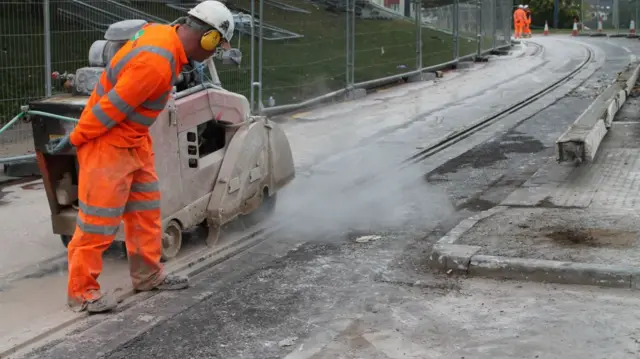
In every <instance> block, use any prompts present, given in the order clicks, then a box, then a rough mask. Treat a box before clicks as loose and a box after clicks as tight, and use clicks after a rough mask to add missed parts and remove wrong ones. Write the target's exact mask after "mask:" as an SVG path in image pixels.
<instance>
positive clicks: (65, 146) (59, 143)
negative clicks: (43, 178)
mask: <svg viewBox="0 0 640 359" xmlns="http://www.w3.org/2000/svg"><path fill="white" fill-rule="evenodd" d="M69 137H70V135H66V136H64V137H59V138H54V139H52V140H50V141H49V143H47V145H46V148H47V151H48V152H49V153H51V154H56V153H59V152H66V151H68V150H70V149H71V148H73V144H72V143H71V141H70V140H69Z"/></svg>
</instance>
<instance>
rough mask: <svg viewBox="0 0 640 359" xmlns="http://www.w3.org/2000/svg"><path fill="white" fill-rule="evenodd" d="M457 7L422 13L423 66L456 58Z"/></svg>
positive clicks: (447, 6)
mask: <svg viewBox="0 0 640 359" xmlns="http://www.w3.org/2000/svg"><path fill="white" fill-rule="evenodd" d="M454 15H455V5H454V4H447V5H441V6H436V7H429V8H425V9H423V11H422V18H421V20H422V24H423V25H422V37H421V40H422V66H423V67H429V66H433V65H437V64H441V63H445V62H449V61H452V60H453V59H454V58H455V56H456V55H455V41H454V36H453V34H454V31H455V20H456V19H455V16H454Z"/></svg>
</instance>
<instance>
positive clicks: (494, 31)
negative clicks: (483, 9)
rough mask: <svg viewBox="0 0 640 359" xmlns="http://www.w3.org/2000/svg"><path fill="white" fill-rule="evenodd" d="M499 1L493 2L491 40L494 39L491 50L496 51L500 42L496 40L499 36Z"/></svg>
mask: <svg viewBox="0 0 640 359" xmlns="http://www.w3.org/2000/svg"><path fill="white" fill-rule="evenodd" d="M498 1H499V0H491V2H492V4H491V20H492V24H491V38H492V39H493V41H492V43H491V48H492V49H494V50H495V49H496V47H497V42H498V39H496V36H497V34H498Z"/></svg>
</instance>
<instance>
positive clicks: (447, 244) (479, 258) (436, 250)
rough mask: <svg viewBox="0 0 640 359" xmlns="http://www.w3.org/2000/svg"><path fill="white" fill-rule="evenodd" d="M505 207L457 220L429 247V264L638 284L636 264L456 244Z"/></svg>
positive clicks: (503, 275)
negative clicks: (495, 252)
mask: <svg viewBox="0 0 640 359" xmlns="http://www.w3.org/2000/svg"><path fill="white" fill-rule="evenodd" d="M509 208H510V207H508V206H496V207H494V208H492V209H489V210H487V211H483V212H480V213H479V214H477V215H475V216H473V217H470V218H468V219H465V220H463V221H462V222H460V224H458V226H456V227H455V228H454V229H452V230H451V231H450V232H449V233H447V234H446V235H445V236H444V237H442V238H441V239H440V240H439V241H438V242H437V243H436V244H435V245H434V246H433V249H432V251H431V256H430V258H429V262H430V265H431V267H433V268H435V269H438V270H441V271H444V272H446V273H459V274H468V275H471V276H481V277H488V278H494V279H513V280H528V281H536V282H549V283H559V284H577V285H593V286H600V287H613V288H631V289H637V288H638V287H639V286H640V267H629V266H615V265H604V264H596V263H576V262H562V261H553V260H538V259H528V258H515V257H504V256H491V255H483V254H478V253H479V252H480V250H481V249H482V248H481V247H479V246H471V245H463V244H458V243H457V242H458V241H459V240H460V239H461V238H462V236H463V235H464V234H465V233H466V232H467V231H469V230H470V229H471V228H473V227H474V226H475V225H476V224H478V223H479V222H481V221H483V220H485V219H488V218H489V217H491V216H493V215H495V214H497V213H499V212H502V211H506V210H508V209H509Z"/></svg>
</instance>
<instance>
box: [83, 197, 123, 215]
mask: <svg viewBox="0 0 640 359" xmlns="http://www.w3.org/2000/svg"><path fill="white" fill-rule="evenodd" d="M78 207H80V210H81V211H82V213H84V214H86V215H88V216H96V217H106V218H117V217H119V216H121V215H122V212H123V211H124V207H116V208H108V207H96V206H89V205H87V204H86V203H84V202H82V201H78Z"/></svg>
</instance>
